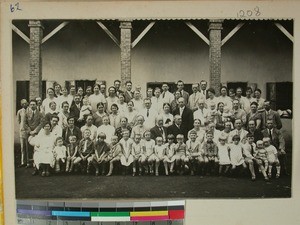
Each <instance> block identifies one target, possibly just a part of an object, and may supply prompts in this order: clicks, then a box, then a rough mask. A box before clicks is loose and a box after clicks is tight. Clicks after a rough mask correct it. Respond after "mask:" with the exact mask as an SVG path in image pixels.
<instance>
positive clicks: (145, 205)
mask: <svg viewBox="0 0 300 225" xmlns="http://www.w3.org/2000/svg"><path fill="white" fill-rule="evenodd" d="M184 209H185V201H164V202H120V203H112V202H100V203H99V202H41V201H26V200H25V201H23V200H18V201H17V218H18V224H31V223H32V222H33V221H35V220H39V221H41V220H42V221H77V222H78V221H81V222H83V223H76V224H86V223H84V222H85V221H86V222H88V221H89V223H92V224H94V222H95V223H97V222H101V224H102V222H147V221H149V222H155V221H182V222H183V220H184V216H185V211H184ZM35 224H43V223H36V222H35ZM46 224H51V223H46ZM52 224H56V223H52ZM63 224H64V223H63ZM126 224H127V223H126Z"/></svg>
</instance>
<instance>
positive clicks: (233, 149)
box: [229, 134, 247, 173]
mask: <svg viewBox="0 0 300 225" xmlns="http://www.w3.org/2000/svg"><path fill="white" fill-rule="evenodd" d="M240 140H241V138H240V136H239V135H237V134H236V135H234V136H233V137H232V141H233V143H232V144H229V148H230V151H229V153H230V154H229V156H230V162H231V165H232V167H231V169H232V172H233V173H234V172H235V171H236V169H237V167H240V166H242V167H243V168H244V169H246V168H247V165H246V163H245V160H244V157H243V147H242V145H241V143H240Z"/></svg>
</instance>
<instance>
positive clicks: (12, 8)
mask: <svg viewBox="0 0 300 225" xmlns="http://www.w3.org/2000/svg"><path fill="white" fill-rule="evenodd" d="M9 9H10V12H15V11H18V10H22V9H21V8H20V4H19V2H18V3H16V4H10V5H9Z"/></svg>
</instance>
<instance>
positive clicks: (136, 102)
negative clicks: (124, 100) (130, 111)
mask: <svg viewBox="0 0 300 225" xmlns="http://www.w3.org/2000/svg"><path fill="white" fill-rule="evenodd" d="M131 101H132V102H133V104H134V108H135V110H136V111H137V112H140V111H141V110H143V109H144V102H143V100H141V99H140V100H135V99H132V100H131Z"/></svg>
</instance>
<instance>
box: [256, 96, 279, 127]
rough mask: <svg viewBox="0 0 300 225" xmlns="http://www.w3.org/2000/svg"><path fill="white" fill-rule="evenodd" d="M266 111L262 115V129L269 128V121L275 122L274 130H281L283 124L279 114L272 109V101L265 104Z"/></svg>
mask: <svg viewBox="0 0 300 225" xmlns="http://www.w3.org/2000/svg"><path fill="white" fill-rule="evenodd" d="M264 108H265V110H264V111H263V112H262V113H261V115H262V129H265V128H266V127H267V120H273V125H274V128H277V129H278V130H280V129H281V128H282V123H281V119H280V116H279V114H278V112H276V111H274V110H272V109H271V105H270V101H265V102H264Z"/></svg>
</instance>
